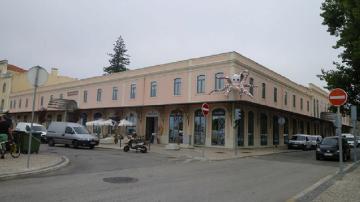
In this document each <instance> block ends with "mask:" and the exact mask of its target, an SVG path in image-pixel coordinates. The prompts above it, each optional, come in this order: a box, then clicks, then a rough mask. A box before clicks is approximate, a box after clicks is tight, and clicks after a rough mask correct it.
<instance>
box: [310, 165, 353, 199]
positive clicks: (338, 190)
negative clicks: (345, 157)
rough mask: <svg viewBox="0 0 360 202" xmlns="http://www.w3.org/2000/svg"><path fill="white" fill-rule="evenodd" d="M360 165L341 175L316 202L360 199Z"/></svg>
mask: <svg viewBox="0 0 360 202" xmlns="http://www.w3.org/2000/svg"><path fill="white" fill-rule="evenodd" d="M359 188H360V167H359V166H358V165H357V166H356V167H355V169H354V170H353V171H351V172H349V173H347V174H345V176H343V177H340V178H339V179H337V180H336V181H335V183H334V184H333V185H331V186H330V187H329V188H328V189H327V190H325V191H324V192H322V193H321V194H320V195H319V196H318V197H317V198H315V199H314V200H313V201H314V202H335V201H342V202H345V201H349V202H351V201H354V202H355V201H360V191H359Z"/></svg>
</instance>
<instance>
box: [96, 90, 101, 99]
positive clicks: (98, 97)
mask: <svg viewBox="0 0 360 202" xmlns="http://www.w3.org/2000/svg"><path fill="white" fill-rule="evenodd" d="M101 93H102V89H101V88H98V89H97V93H96V101H97V102H101Z"/></svg>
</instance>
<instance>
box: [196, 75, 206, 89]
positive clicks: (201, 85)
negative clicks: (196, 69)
mask: <svg viewBox="0 0 360 202" xmlns="http://www.w3.org/2000/svg"><path fill="white" fill-rule="evenodd" d="M196 83H197V93H205V75H199V76H198V77H197V82H196Z"/></svg>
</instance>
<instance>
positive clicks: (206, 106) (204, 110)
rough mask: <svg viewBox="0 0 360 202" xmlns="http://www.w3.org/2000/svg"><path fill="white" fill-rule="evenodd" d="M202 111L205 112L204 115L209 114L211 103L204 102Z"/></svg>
mask: <svg viewBox="0 0 360 202" xmlns="http://www.w3.org/2000/svg"><path fill="white" fill-rule="evenodd" d="M201 111H202V113H203V114H204V116H206V115H208V113H209V105H208V103H204V104H202V106H201Z"/></svg>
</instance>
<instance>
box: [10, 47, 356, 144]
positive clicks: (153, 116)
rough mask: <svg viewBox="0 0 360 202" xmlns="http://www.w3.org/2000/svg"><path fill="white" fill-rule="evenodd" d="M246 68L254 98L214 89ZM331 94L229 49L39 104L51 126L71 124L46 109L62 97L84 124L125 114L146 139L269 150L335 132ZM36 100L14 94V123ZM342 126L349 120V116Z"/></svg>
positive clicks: (50, 93) (53, 91)
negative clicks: (328, 116) (299, 137)
mask: <svg viewBox="0 0 360 202" xmlns="http://www.w3.org/2000/svg"><path fill="white" fill-rule="evenodd" d="M244 70H247V72H248V78H247V83H248V84H251V85H250V86H249V87H247V88H246V89H247V90H248V91H249V92H250V93H251V94H252V95H253V97H251V96H248V95H245V94H242V95H240V94H239V92H238V91H236V90H233V91H231V92H230V93H229V95H228V96H226V95H225V94H224V92H213V93H211V94H210V92H211V91H213V90H220V89H222V88H224V87H225V86H226V85H227V84H228V80H227V79H224V77H226V76H228V77H231V76H232V75H234V74H238V75H239V76H241V75H240V74H239V73H240V72H242V71H244ZM241 79H242V78H241ZM327 96H328V93H327V92H326V91H325V90H323V89H321V88H319V87H317V86H315V85H314V84H309V86H308V87H305V86H302V85H299V84H297V83H295V82H293V81H291V80H289V79H287V78H286V77H284V76H281V75H280V74H278V73H276V72H274V71H272V70H270V69H268V68H266V67H264V66H262V65H260V64H258V63H256V62H255V61H253V60H251V59H249V58H246V57H244V56H242V55H240V54H238V53H236V52H228V53H223V54H218V55H211V56H206V57H200V58H193V59H189V60H183V61H178V62H173V63H168V64H162V65H155V66H151V67H146V68H140V69H135V70H129V71H126V72H121V73H114V74H111V75H104V76H98V77H92V78H87V79H81V80H75V81H70V82H66V83H61V84H57V85H48V86H44V87H40V88H39V89H38V94H37V98H36V103H35V109H36V110H37V111H38V112H40V111H44V110H45V111H46V121H45V122H46V123H49V122H50V121H65V120H64V111H62V110H59V109H51V108H49V107H48V103H49V102H50V101H51V100H54V99H58V98H62V99H66V100H72V101H75V102H76V104H77V108H78V109H77V110H75V111H74V112H73V113H72V114H71V116H72V117H71V116H70V115H69V116H67V117H68V118H67V119H72V120H75V121H78V122H79V123H82V124H85V123H86V122H87V121H91V120H96V119H99V118H104V119H108V118H111V119H114V120H120V119H124V118H125V119H127V120H129V121H131V122H132V123H134V124H135V125H136V126H133V127H129V128H128V131H136V133H137V134H138V135H140V136H144V137H146V138H147V139H149V138H150V136H151V134H152V133H155V134H157V136H158V137H159V139H160V143H165V144H166V143H180V144H191V145H200V146H201V145H204V146H208V147H223V148H233V147H234V146H235V145H236V144H237V145H238V146H240V147H268V146H274V145H279V146H281V145H284V144H285V143H286V141H287V140H288V138H289V137H291V136H292V135H293V134H296V133H302V134H320V135H323V136H329V135H333V134H334V127H333V123H332V122H331V121H329V120H324V119H322V118H321V114H322V112H328V107H329V103H328V97H327ZM31 98H32V91H31V90H24V91H21V92H16V93H12V94H11V95H10V112H11V114H12V115H13V117H14V119H15V120H17V121H29V118H30V117H31V116H30V114H31V106H32V103H31V100H32V99H31ZM14 103H17V104H14ZM19 103H23V104H22V105H20V104H19ZM203 103H208V104H209V108H210V111H209V114H208V115H207V116H203V114H202V112H201V105H202V104H203ZM39 114H40V113H39ZM236 118H239V119H238V120H237V121H234V120H235V119H236ZM343 123H344V124H345V125H349V120H348V118H347V117H344V118H343Z"/></svg>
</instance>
